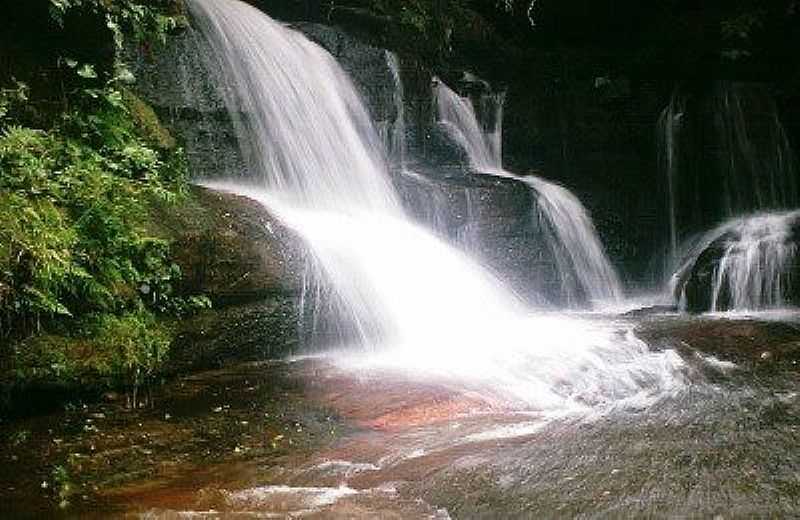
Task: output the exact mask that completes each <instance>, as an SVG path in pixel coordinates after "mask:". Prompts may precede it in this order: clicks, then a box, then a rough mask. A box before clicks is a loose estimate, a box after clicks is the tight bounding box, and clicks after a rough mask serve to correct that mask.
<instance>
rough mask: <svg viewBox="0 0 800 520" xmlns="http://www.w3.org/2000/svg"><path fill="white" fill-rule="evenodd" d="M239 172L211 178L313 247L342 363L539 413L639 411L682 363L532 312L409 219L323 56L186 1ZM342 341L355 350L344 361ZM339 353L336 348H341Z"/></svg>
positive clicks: (342, 82)
mask: <svg viewBox="0 0 800 520" xmlns="http://www.w3.org/2000/svg"><path fill="white" fill-rule="evenodd" d="M189 5H190V9H191V13H192V15H193V18H194V20H195V23H196V24H198V26H199V27H200V29H201V31H202V32H203V34H204V36H205V37H206V38H207V39H208V40H209V41H210V43H211V49H212V50H213V52H211V53H209V55H208V56H207V59H208V61H209V63H210V64H211V66H216V67H219V68H221V69H222V70H221V72H222V74H221V77H224V78H228V81H227V84H225V85H223V86H222V88H223V91H224V92H225V99H226V103H227V104H228V107H229V110H230V112H231V116H232V117H233V118H234V119H235V121H236V125H237V131H238V133H239V135H238V138H239V144H240V146H241V147H242V152H243V155H244V157H245V158H247V160H248V165H249V171H247V172H246V173H245V175H244V176H243V177H242V178H236V179H223V180H216V181H206V182H205V184H206V185H208V186H211V187H214V188H217V189H222V190H228V191H232V192H235V193H239V194H243V195H245V196H248V197H251V198H253V199H255V200H257V201H259V202H261V203H262V204H263V205H264V206H265V207H266V208H267V209H268V210H269V211H271V212H273V213H274V214H275V215H276V216H278V217H279V218H280V219H282V220H283V222H285V223H286V224H287V225H288V226H289V227H291V228H293V229H294V230H295V231H296V232H297V233H298V234H299V235H300V236H301V237H302V238H303V239H304V240H305V242H306V243H307V245H308V249H309V251H310V255H312V257H313V261H312V262H311V263H313V264H314V265H315V266H316V268H317V269H318V271H319V275H320V276H322V277H324V279H325V280H326V283H327V285H328V287H330V290H331V291H332V292H333V293H335V296H336V300H337V305H336V310H337V312H338V314H337V318H338V319H339V320H340V321H341V322H342V323H346V324H347V326H348V333H347V334H342V335H341V337H340V343H339V345H338V348H337V344H336V342H335V341H333V340H332V341H331V345H330V348H331V350H330V352H332V354H331V355H332V356H333V358H334V359H335V360H337V362H338V363H340V364H342V366H347V367H351V368H354V369H356V368H358V369H361V370H367V369H368V370H394V371H400V372H403V373H407V374H408V375H409V376H410V377H436V378H439V379H444V380H447V381H451V382H453V384H457V385H458V387H459V388H469V389H472V390H480V391H481V392H482V394H481V395H486V394H487V393H491V394H498V395H500V396H502V397H504V398H508V399H511V400H512V401H513V402H520V403H523V404H524V405H525V406H536V407H558V408H563V407H565V406H566V407H569V408H572V407H577V408H579V409H585V408H586V407H587V406H593V405H598V404H604V403H619V402H623V401H624V402H632V403H637V404H642V403H643V402H646V401H649V400H650V399H653V398H656V397H658V396H660V395H663V394H664V393H665V392H669V391H672V390H674V389H675V388H677V387H679V386H680V385H681V381H682V362H681V360H680V359H679V358H678V357H677V355H675V354H674V353H673V352H671V351H664V352H651V351H649V349H648V348H647V346H646V345H645V344H644V343H642V342H641V341H639V340H637V339H636V338H635V337H634V336H633V334H632V333H631V332H630V331H629V330H628V329H626V328H625V327H626V326H624V325H621V324H617V323H614V322H605V323H601V322H598V321H596V320H590V319H584V318H579V317H575V316H567V315H555V314H552V313H551V314H544V315H543V314H533V313H531V312H530V311H529V310H528V309H526V308H525V306H524V305H523V304H522V303H521V301H520V300H519V299H518V298H517V297H516V296H515V295H514V294H513V293H512V292H510V291H509V290H507V289H506V288H505V287H504V286H503V283H502V282H501V281H500V280H498V279H497V278H496V277H495V276H493V275H492V274H490V273H489V272H488V271H487V270H486V269H484V268H483V267H481V266H480V265H479V264H478V263H477V262H475V261H473V260H472V259H470V258H469V257H468V256H467V255H466V254H465V253H462V252H460V251H458V250H456V249H455V248H453V247H451V246H449V245H447V244H446V243H445V242H443V241H442V240H441V239H439V238H438V237H437V236H436V235H434V234H433V233H431V232H429V231H428V230H426V229H424V228H422V227H421V226H419V225H416V224H414V223H412V221H411V220H410V219H409V218H408V217H407V216H406V215H405V213H404V210H403V209H402V207H401V206H400V204H399V203H398V202H397V201H398V196H397V194H396V193H395V191H394V188H393V186H392V184H391V182H390V174H389V170H388V167H387V164H386V162H387V161H385V160H384V157H385V150H384V148H383V146H382V145H381V143H380V139H379V137H378V133H377V131H376V129H375V127H374V125H373V123H372V122H371V121H370V120H369V118H368V116H367V111H366V109H365V107H364V105H363V103H362V101H361V100H360V98H359V96H358V94H357V93H356V90H355V88H354V86H353V85H352V83H351V82H350V80H349V79H348V77H347V76H346V74H345V73H344V72H343V71H342V69H341V68H340V67H339V66H338V65H337V63H336V62H335V61H334V60H333V59H332V57H331V56H330V55H329V54H328V53H327V52H325V51H324V50H323V49H322V48H320V47H318V46H317V45H315V44H313V43H311V42H309V41H308V40H306V39H305V38H304V37H303V36H302V35H300V34H299V33H297V32H294V31H293V30H291V29H289V28H287V27H284V26H282V25H280V24H279V23H277V22H275V21H273V20H272V19H270V18H269V17H268V16H266V15H265V14H263V13H261V12H260V11H258V10H256V9H255V8H253V7H252V6H249V5H247V4H245V3H243V2H240V1H238V0H192V1H191V2H190V3H189ZM341 341H347V342H348V343H349V344H354V345H352V346H355V347H357V348H345V347H348V346H349V345H342V344H341ZM342 348H344V350H341V349H342Z"/></svg>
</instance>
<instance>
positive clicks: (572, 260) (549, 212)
mask: <svg viewBox="0 0 800 520" xmlns="http://www.w3.org/2000/svg"><path fill="white" fill-rule="evenodd" d="M434 97H435V101H436V106H437V112H438V117H439V122H440V124H441V125H442V126H443V127H444V128H445V130H446V132H447V133H448V135H450V137H451V138H452V139H453V140H454V141H455V142H457V143H458V144H459V145H460V146H461V147H462V148H464V150H465V151H466V152H467V156H468V157H469V161H470V165H471V166H472V167H473V169H475V170H476V171H477V172H479V173H482V174H487V175H494V176H498V177H507V178H513V179H517V180H519V181H522V182H524V183H526V184H527V185H528V186H529V187H530V188H531V193H532V194H533V196H534V197H535V199H536V207H537V208H538V212H537V215H536V218H537V219H540V220H543V221H544V222H545V223H546V225H545V226H544V231H545V235H546V236H545V238H546V241H547V243H548V246H549V249H550V250H551V251H552V253H553V255H554V257H555V259H556V263H557V267H558V272H559V274H560V276H561V284H562V292H563V293H564V295H565V296H566V299H567V301H568V302H571V303H573V304H574V303H577V302H579V301H580V300H581V296H584V297H586V298H588V299H589V300H590V301H592V302H603V301H613V300H618V299H620V298H621V297H622V288H621V283H620V281H619V276H618V275H617V273H616V271H615V269H614V268H613V266H612V265H611V262H610V261H609V260H608V257H607V256H606V253H605V249H604V248H603V245H602V243H601V242H600V238H599V237H598V235H597V230H596V229H595V227H594V223H593V222H592V219H591V217H590V216H589V212H588V211H587V210H586V208H585V207H584V206H583V204H581V202H580V200H578V198H577V197H576V196H575V195H574V194H572V193H571V192H570V191H569V190H568V189H566V188H564V187H563V186H559V185H557V184H554V183H551V182H548V181H546V180H544V179H541V178H539V177H536V176H533V175H529V176H519V175H514V174H513V173H510V172H507V171H505V170H503V168H502V148H501V142H502V115H503V112H502V110H503V109H502V106H503V98H502V97H497V96H496V95H495V96H490V98H489V102H485V101H484V105H485V106H486V107H488V108H489V109H490V110H488V111H489V112H490V113H492V114H493V115H494V118H495V119H494V125H493V128H490V129H486V128H485V126H484V125H481V124H480V123H479V120H478V116H477V114H476V111H475V106H474V104H473V103H472V101H471V100H470V99H469V98H468V97H462V96H459V95H458V94H457V93H456V92H454V91H453V90H452V89H451V88H449V87H448V86H447V85H446V84H444V83H443V82H442V81H440V80H437V81H436V82H435V83H434ZM492 107H494V110H491V108H492Z"/></svg>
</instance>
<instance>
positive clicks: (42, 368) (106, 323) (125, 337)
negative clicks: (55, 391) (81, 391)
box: [13, 309, 173, 387]
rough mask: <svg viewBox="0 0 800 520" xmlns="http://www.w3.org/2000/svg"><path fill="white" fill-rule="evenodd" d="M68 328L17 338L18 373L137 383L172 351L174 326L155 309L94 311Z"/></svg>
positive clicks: (25, 377) (77, 381) (30, 378)
mask: <svg viewBox="0 0 800 520" xmlns="http://www.w3.org/2000/svg"><path fill="white" fill-rule="evenodd" d="M72 329H74V330H71V331H70V332H69V333H65V334H63V335H59V334H49V333H48V334H40V335H37V336H33V337H31V338H29V339H27V340H25V341H22V342H19V343H18V344H16V346H15V349H14V352H13V361H14V366H15V367H16V371H15V378H16V379H17V381H20V382H27V383H29V382H35V381H50V382H52V381H59V382H62V383H64V384H73V385H91V384H97V383H98V381H105V382H106V384H107V385H109V386H120V385H122V386H128V387H136V386H138V385H141V384H143V383H145V382H146V381H147V380H148V379H149V378H150V377H151V376H152V375H153V374H154V373H155V372H156V371H157V369H158V368H159V366H160V365H161V363H162V362H163V361H164V359H165V358H166V355H167V353H168V352H169V345H170V343H171V341H172V334H173V333H172V330H171V328H170V327H169V326H168V325H166V324H165V322H164V321H163V320H159V319H158V318H157V317H156V316H155V315H154V314H153V313H152V312H149V311H146V310H142V309H140V310H135V311H132V312H129V313H125V314H122V315H119V316H116V315H112V314H92V315H88V316H85V317H84V318H82V319H81V320H79V321H78V322H77V323H76V324H75V326H74V327H72Z"/></svg>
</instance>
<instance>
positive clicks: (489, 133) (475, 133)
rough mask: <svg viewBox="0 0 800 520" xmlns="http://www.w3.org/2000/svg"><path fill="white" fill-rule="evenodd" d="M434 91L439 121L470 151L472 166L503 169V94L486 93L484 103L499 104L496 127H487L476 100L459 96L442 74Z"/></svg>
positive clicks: (497, 106) (452, 136) (477, 169)
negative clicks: (479, 114) (475, 102)
mask: <svg viewBox="0 0 800 520" xmlns="http://www.w3.org/2000/svg"><path fill="white" fill-rule="evenodd" d="M433 95H434V100H435V102H436V109H437V114H438V122H439V124H440V125H442V126H443V127H444V128H445V130H446V131H447V134H448V135H449V136H450V138H451V139H453V141H455V142H456V143H457V144H458V145H459V146H461V148H463V149H464V151H466V152H467V157H468V158H469V162H470V166H472V168H473V169H475V170H476V171H479V172H491V171H494V170H501V169H502V167H503V164H502V163H503V158H502V130H501V127H502V123H501V121H502V116H503V108H502V107H503V99H502V94H494V95H491V94H490V95H485V96H482V104H483V105H485V106H486V105H495V110H496V112H495V116H496V117H497V118H498V119H495V124H494V128H493V129H487V128H486V127H485V126H483V125H481V124H480V122H479V120H478V115H477V114H476V112H475V106H474V104H473V103H472V100H470V99H469V98H468V97H461V96H459V95H458V94H456V93H455V92H454V91H453V90H452V89H450V87H448V86H447V85H445V84H444V83H443V82H442V81H441V80H440V79H438V78H434V88H433Z"/></svg>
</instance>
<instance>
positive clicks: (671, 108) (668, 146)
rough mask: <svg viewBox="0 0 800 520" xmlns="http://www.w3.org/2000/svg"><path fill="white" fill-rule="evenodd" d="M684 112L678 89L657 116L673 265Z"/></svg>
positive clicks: (669, 261)
mask: <svg viewBox="0 0 800 520" xmlns="http://www.w3.org/2000/svg"><path fill="white" fill-rule="evenodd" d="M685 112H686V102H685V99H684V98H683V96H682V95H681V94H680V92H679V91H678V90H676V91H675V92H674V93H673V95H672V97H671V98H670V102H669V104H668V105H667V106H666V107H665V108H664V110H663V111H662V112H661V115H660V116H659V118H658V123H657V128H658V135H657V137H658V140H657V151H658V161H659V164H660V167H661V169H662V171H664V173H665V174H666V178H667V193H668V197H669V201H668V212H669V258H668V263H669V264H670V266H674V265H675V264H676V263H677V262H678V259H677V254H678V222H677V215H676V208H675V199H676V183H677V181H678V179H677V175H678V169H679V165H678V160H679V156H678V153H677V150H678V137H679V136H680V130H681V121H682V119H683V116H684V113H685Z"/></svg>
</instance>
